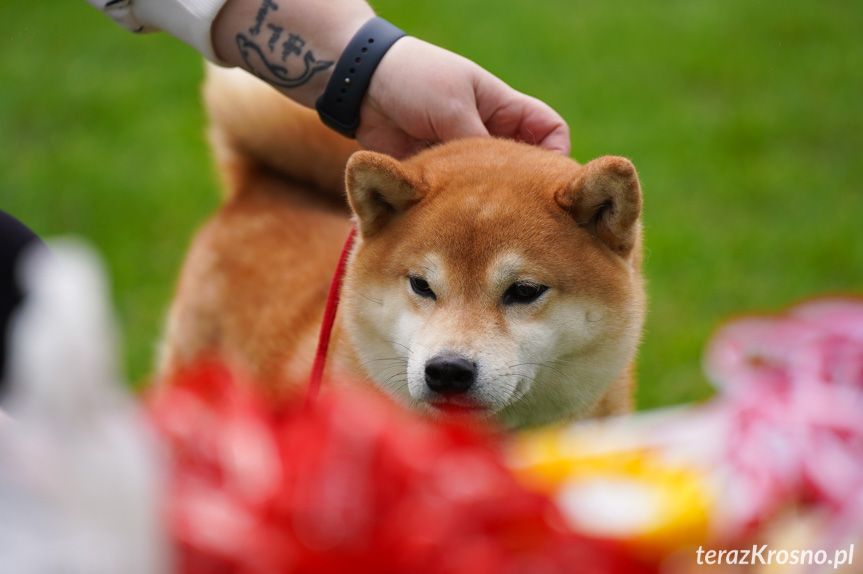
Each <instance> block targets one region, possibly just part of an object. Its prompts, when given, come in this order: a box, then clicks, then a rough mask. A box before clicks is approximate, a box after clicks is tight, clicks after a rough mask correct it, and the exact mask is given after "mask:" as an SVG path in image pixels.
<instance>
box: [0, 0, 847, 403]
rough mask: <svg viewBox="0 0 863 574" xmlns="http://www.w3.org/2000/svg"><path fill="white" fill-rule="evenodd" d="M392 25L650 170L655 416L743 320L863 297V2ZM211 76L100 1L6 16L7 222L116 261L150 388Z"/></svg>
mask: <svg viewBox="0 0 863 574" xmlns="http://www.w3.org/2000/svg"><path fill="white" fill-rule="evenodd" d="M374 6H375V7H376V9H377V10H378V12H379V13H380V14H381V15H382V16H384V17H386V18H388V19H390V20H391V21H393V22H394V23H396V24H397V25H399V26H401V27H402V28H404V29H405V30H407V31H408V32H409V33H411V34H413V35H416V36H419V37H421V38H423V39H426V40H428V41H431V42H433V43H437V44H439V45H442V46H444V47H446V48H449V49H451V50H453V51H455V52H458V53H460V54H463V55H465V56H467V57H470V58H471V59H473V60H475V61H476V62H478V63H480V64H481V65H483V66H484V67H486V68H487V69H489V70H490V71H492V72H494V73H495V74H497V75H498V76H500V77H501V78H503V79H504V80H506V81H507V82H509V83H510V84H511V85H513V86H514V87H516V88H518V89H520V90H522V91H524V92H527V93H530V94H531V95H534V96H536V97H539V98H541V99H543V100H545V101H546V102H548V103H549V104H551V105H552V106H553V107H555V108H556V109H557V110H558V111H559V112H560V113H561V114H562V115H563V116H564V117H565V118H566V119H567V121H568V122H569V124H570V127H571V129H572V142H573V156H574V157H575V158H576V159H578V160H580V161H586V160H589V159H591V158H593V157H596V156H600V155H604V154H614V155H624V156H627V157H629V158H631V159H632V160H633V161H634V162H635V164H636V166H637V167H638V169H639V174H640V176H641V180H642V185H643V189H644V193H645V208H644V222H645V226H646V245H647V248H648V257H647V261H646V266H645V270H646V273H647V276H648V279H649V292H650V299H651V304H650V315H649V320H648V324H647V329H646V333H645V338H644V344H643V347H642V350H641V354H640V368H639V370H640V374H639V378H640V387H639V394H638V398H639V406H640V407H642V408H650V407H655V406H660V405H666V404H673V403H678V402H681V401H690V400H697V399H700V398H703V397H705V396H707V395H709V394H710V392H711V391H710V387H709V385H708V384H707V383H706V382H705V380H704V377H703V375H702V374H701V368H700V360H701V352H702V349H703V347H704V344H705V342H706V341H707V340H708V338H709V336H710V333H711V331H712V330H713V329H714V328H715V327H716V326H717V325H718V324H719V323H720V322H721V321H722V320H723V319H725V318H727V317H729V316H734V315H738V314H741V313H749V312H763V311H776V310H779V309H782V308H784V307H786V306H787V305H789V304H791V303H793V302H795V301H798V300H800V299H802V298H806V297H809V296H812V295H817V294H823V293H834V292H848V291H852V292H855V291H856V292H860V291H861V289H863V178H861V172H863V40H861V36H860V31H861V30H863V7H861V5H860V3H859V0H844V1H843V0H834V1H831V2H809V1H796V0H795V1H789V0H764V1H760V2H759V1H755V0H727V1H723V0H705V1H699V0H677V1H673V0H671V1H666V2H639V1H637V0H609V1H604V2H582V1H563V0H538V1H536V2H525V1H524V0H520V1H513V0H500V1H497V2H490V1H480V0H458V1H456V0H436V1H435V2H431V1H427V2H426V1H414V2H407V1H401V2H396V1H395V0H382V1H378V2H375V3H374ZM201 70H202V67H201V60H200V58H199V56H198V55H197V54H196V53H194V52H193V51H192V50H191V49H188V48H186V47H185V46H183V45H182V44H180V43H179V42H177V41H176V40H174V39H172V38H170V37H167V36H166V35H163V34H155V35H148V36H145V37H140V36H134V35H132V34H129V33H127V32H125V31H123V30H121V29H120V28H118V27H117V26H115V25H114V24H113V23H111V22H110V21H109V20H108V19H107V18H105V17H104V16H102V15H101V14H99V13H98V12H97V11H96V10H94V9H93V8H91V7H90V6H89V5H87V4H86V3H85V2H83V1H82V0H78V1H72V0H30V1H28V2H24V1H3V2H2V3H0V209H4V210H6V211H9V212H11V213H12V214H14V215H16V216H17V217H19V218H20V219H22V220H23V221H25V222H26V223H28V224H29V225H30V226H31V227H32V228H33V229H35V230H36V231H37V232H38V233H40V234H41V235H43V236H46V237H51V236H57V235H66V234H75V235H79V236H84V237H86V238H87V239H89V240H90V241H91V242H92V243H93V244H95V246H96V247H97V248H98V249H99V251H100V252H101V253H102V254H103V255H104V257H105V258H106V260H107V264H108V267H109V270H110V274H111V280H112V285H113V293H114V300H115V304H116V306H117V309H118V314H119V318H120V320H121V323H122V327H123V334H124V339H125V349H126V351H125V354H124V355H125V359H126V365H127V375H128V377H129V379H130V380H131V381H133V382H135V383H136V384H137V383H142V382H144V381H146V378H147V374H148V372H149V369H150V366H151V364H152V361H153V358H154V351H155V345H156V341H157V340H158V336H159V333H160V330H161V327H162V321H163V317H164V312H165V309H166V305H167V303H168V301H169V299H170V297H171V292H172V289H173V283H174V279H175V277H176V274H177V271H178V268H179V266H180V263H181V261H182V257H183V254H184V251H185V249H186V246H187V244H188V241H189V239H190V237H191V235H192V233H193V231H194V229H195V228H196V226H197V225H198V224H199V223H200V222H201V221H202V220H203V219H204V218H205V217H206V216H207V214H209V213H210V212H211V211H212V210H213V209H214V208H215V207H216V205H217V202H218V195H219V194H218V186H217V183H216V178H215V176H214V172H213V169H212V166H211V161H210V158H209V152H208V149H207V146H206V142H205V139H204V136H203V133H204V125H205V118H204V115H203V112H202V109H201V105H200V102H199V95H198V85H199V82H200V79H201V74H202V72H201ZM434 81H435V79H434V78H429V82H430V83H433V82H434Z"/></svg>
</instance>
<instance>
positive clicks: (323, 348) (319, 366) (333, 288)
mask: <svg viewBox="0 0 863 574" xmlns="http://www.w3.org/2000/svg"><path fill="white" fill-rule="evenodd" d="M356 234H357V226H356V225H354V226H353V227H352V228H351V232H350V233H348V239H347V241H345V246H344V247H343V248H342V254H341V255H340V256H339V264H338V265H336V271H335V273H333V280H332V282H331V283H330V292H329V294H328V295H327V306H326V307H325V308H324V321H323V323H321V332H320V335H318V348H317V350H316V351H315V362H314V364H313V365H312V374H311V376H310V377H309V388H308V389H307V390H306V408H311V407H312V406H314V404H315V401H316V400H317V398H318V393H320V391H321V379H322V378H323V375H324V366H325V365H326V363H327V351H329V348H330V336H331V335H332V334H333V325H334V324H335V322H336V311H338V308H339V299H340V298H341V291H342V281H343V280H344V277H345V265H346V263H347V260H348V255H349V254H350V252H351V248H352V247H353V245H354V237H356Z"/></svg>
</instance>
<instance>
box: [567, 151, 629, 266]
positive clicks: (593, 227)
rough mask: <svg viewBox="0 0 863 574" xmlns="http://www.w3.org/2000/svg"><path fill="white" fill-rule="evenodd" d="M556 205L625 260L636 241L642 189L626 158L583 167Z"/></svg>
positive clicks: (603, 158)
mask: <svg viewBox="0 0 863 574" xmlns="http://www.w3.org/2000/svg"><path fill="white" fill-rule="evenodd" d="M555 199H556V200H557V203H558V204H559V205H560V206H561V207H562V208H563V209H565V210H566V211H567V212H569V214H570V215H571V216H572V217H573V218H574V219H575V221H576V223H578V225H579V226H580V227H583V228H584V229H586V230H587V231H588V232H589V233H590V234H591V235H593V236H594V237H596V238H597V239H598V240H600V241H602V242H603V243H605V244H606V245H608V246H609V247H610V248H611V249H612V250H613V251H614V252H615V253H617V254H619V255H621V256H623V257H626V256H627V255H628V254H629V252H630V251H632V247H633V246H634V245H635V240H636V238H637V237H638V229H639V228H638V216H639V215H640V214H641V186H640V185H639V183H638V176H637V175H636V173H635V166H633V165H632V162H630V161H629V160H628V159H626V158H622V157H614V156H606V157H601V158H598V159H595V160H593V161H591V162H589V163H587V164H586V165H584V166H582V168H581V169H580V170H579V172H578V175H577V176H576V178H575V181H573V182H572V183H571V184H569V185H568V186H567V187H565V188H564V189H562V190H561V191H560V192H558V194H557V196H556V198H555Z"/></svg>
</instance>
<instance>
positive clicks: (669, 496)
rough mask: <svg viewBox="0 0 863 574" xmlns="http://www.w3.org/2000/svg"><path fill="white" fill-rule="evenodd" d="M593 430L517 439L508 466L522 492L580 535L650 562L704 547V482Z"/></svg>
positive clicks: (662, 456)
mask: <svg viewBox="0 0 863 574" xmlns="http://www.w3.org/2000/svg"><path fill="white" fill-rule="evenodd" d="M595 430H596V429H595V428H594V427H583V428H582V427H570V428H567V429H562V430H561V429H558V430H551V431H540V432H537V433H533V434H528V435H525V436H523V437H520V438H519V439H517V442H516V444H515V445H514V449H513V451H512V457H511V466H512V467H513V469H514V471H515V472H516V474H517V475H518V476H519V477H520V478H521V479H522V480H524V481H525V482H526V483H527V484H528V485H530V486H532V487H533V488H536V489H539V490H541V491H543V492H546V493H547V494H549V495H550V496H552V497H553V498H554V499H555V501H556V502H557V505H558V508H560V510H561V512H562V514H563V515H564V517H565V518H566V519H567V521H568V522H569V524H570V525H571V526H572V527H573V528H574V529H575V530H577V531H579V532H582V533H585V534H588V535H592V536H596V537H600V538H611V539H616V540H620V541H623V542H625V543H627V544H630V545H632V546H633V548H634V550H636V551H638V552H639V553H641V554H643V555H646V556H649V557H658V556H661V555H664V554H666V553H668V552H670V551H671V550H673V549H676V548H680V547H683V546H687V545H690V544H696V545H697V544H699V543H701V542H703V541H704V540H705V538H706V536H707V529H708V517H709V515H710V510H711V507H712V506H713V496H712V489H711V488H710V487H709V483H708V480H707V478H706V476H705V475H704V474H703V473H702V472H701V471H699V470H698V469H697V468H695V467H693V466H691V465H689V466H688V465H686V464H684V463H681V462H679V461H676V460H674V459H673V458H671V456H670V453H667V452H663V450H662V449H661V448H659V447H649V446H644V445H643V444H642V445H638V444H635V443H633V442H632V441H631V440H626V439H622V438H620V437H623V436H625V435H619V436H618V435H615V434H613V433H612V434H609V433H599V434H597V433H596V432H595ZM630 436H631V433H630ZM615 437H617V438H615Z"/></svg>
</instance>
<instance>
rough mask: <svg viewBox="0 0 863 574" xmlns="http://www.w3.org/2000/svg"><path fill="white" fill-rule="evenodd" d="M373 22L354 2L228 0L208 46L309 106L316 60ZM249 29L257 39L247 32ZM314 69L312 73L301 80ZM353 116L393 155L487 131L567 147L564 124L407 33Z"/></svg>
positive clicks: (321, 72) (322, 77) (331, 55)
mask: <svg viewBox="0 0 863 574" xmlns="http://www.w3.org/2000/svg"><path fill="white" fill-rule="evenodd" d="M274 7H275V8H274ZM373 16H374V12H373V11H372V9H371V8H370V7H369V6H368V5H367V4H366V3H365V2H364V1H362V0H335V1H332V2H328V3H326V4H324V5H321V4H318V3H308V2H300V1H299V0H229V1H228V2H227V3H226V5H225V7H224V8H223V9H222V11H221V12H220V13H219V16H218V18H217V19H216V21H215V22H214V24H213V45H214V47H215V51H216V53H217V54H218V55H219V57H220V58H221V59H222V60H224V61H226V62H228V63H230V64H233V65H237V66H240V67H243V68H245V69H247V70H250V71H253V72H254V73H256V74H257V75H259V76H260V77H262V78H264V79H265V80H267V81H269V82H270V83H272V84H273V85H274V86H276V87H277V88H278V89H279V90H281V91H282V92H283V93H285V94H286V95H287V96H289V97H291V98H292V99H294V100H296V101H298V102H300V103H302V104H304V105H307V106H313V105H314V102H315V100H316V99H317V97H318V96H319V95H320V94H321V93H322V92H323V90H324V88H325V86H326V84H327V82H328V80H329V77H330V75H331V74H332V70H333V65H329V66H325V65H324V64H323V63H327V62H335V61H336V60H338V58H339V56H340V54H341V53H342V51H343V50H344V48H345V46H347V44H348V42H349V41H350V39H351V37H352V36H353V35H354V33H355V32H356V31H357V30H358V29H359V28H360V27H361V26H362V25H363V24H364V23H365V22H366V21H367V20H368V19H370V18H372V17H373ZM264 30H267V32H266V33H265V32H264ZM252 31H256V32H258V33H257V34H255V35H254V36H253V35H251V32H252ZM250 46H251V47H250ZM286 46H287V47H288V48H293V50H292V51H288V50H286ZM298 50H300V51H298ZM310 54H311V56H310ZM315 65H318V66H319V68H318V69H317V70H316V71H314V72H312V73H311V74H309V70H315V68H314V66H315ZM279 68H283V69H284V70H286V72H285V73H280V72H281V70H279ZM285 80H294V81H295V83H296V84H297V85H290V82H289V81H285ZM360 120H361V121H360V126H359V129H358V130H357V134H356V135H357V139H358V141H359V142H360V144H361V145H362V146H363V147H365V148H368V149H373V150H376V151H381V152H385V153H389V154H391V155H394V156H396V157H403V156H406V155H410V154H411V153H413V152H415V151H418V150H419V149H422V148H423V147H426V146H427V145H429V144H430V143H438V142H442V141H447V140H451V139H457V138H462V137H471V136H485V135H489V134H491V135H494V136H499V137H509V138H515V139H520V140H523V141H526V142H528V143H532V144H538V145H542V146H545V147H548V148H550V149H554V150H556V151H559V152H561V153H564V154H568V153H569V148H570V143H569V129H568V127H567V125H566V122H564V121H563V119H562V118H561V117H560V116H559V115H558V114H557V113H556V112H555V111H554V110H552V109H551V108H550V107H549V106H547V105H546V104H544V103H542V102H541V101H539V100H537V99H535V98H531V97H529V96H526V95H524V94H522V93H519V92H517V91H516V90H513V89H512V88H510V87H509V86H508V85H507V84H505V83H504V82H503V81H501V80H500V79H498V78H496V77H495V76H493V75H492V74H490V73H489V72H487V71H486V70H484V69H483V68H481V67H480V66H478V65H477V64H475V63H473V62H471V61H470V60H468V59H466V58H463V57H461V56H458V55H456V54H454V53H452V52H449V51H447V50H444V49H442V48H439V47H437V46H434V45H432V44H429V43H426V42H423V41H421V40H419V39H417V38H412V37H405V38H402V39H400V40H398V41H396V43H395V44H394V45H393V46H392V47H391V48H390V49H389V51H388V52H387V53H386V54H385V55H384V57H383V59H382V60H381V62H380V65H379V66H378V68H377V70H376V71H375V73H374V75H373V76H372V79H371V84H370V85H369V89H368V92H367V93H366V97H365V98H364V99H363V102H362V105H361V107H360Z"/></svg>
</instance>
